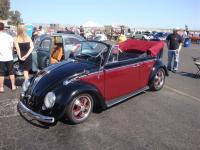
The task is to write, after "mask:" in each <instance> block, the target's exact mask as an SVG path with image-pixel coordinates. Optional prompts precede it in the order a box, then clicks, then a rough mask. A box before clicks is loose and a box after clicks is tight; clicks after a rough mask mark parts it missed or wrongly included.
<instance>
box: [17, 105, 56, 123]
mask: <svg viewBox="0 0 200 150" xmlns="http://www.w3.org/2000/svg"><path fill="white" fill-rule="evenodd" d="M17 108H18V110H19V111H20V113H23V114H27V115H28V116H30V117H31V118H33V119H35V120H38V121H41V122H46V123H54V122H55V118H54V117H49V116H43V115H41V114H38V113H36V112H34V111H32V110H30V109H29V108H27V107H26V106H25V105H24V104H23V103H22V102H21V101H20V102H19V103H18V105H17Z"/></svg>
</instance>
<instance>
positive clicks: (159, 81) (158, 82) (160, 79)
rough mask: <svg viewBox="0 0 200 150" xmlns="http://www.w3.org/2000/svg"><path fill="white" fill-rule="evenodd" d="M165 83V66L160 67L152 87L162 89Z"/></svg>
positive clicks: (156, 89) (152, 88) (154, 89)
mask: <svg viewBox="0 0 200 150" xmlns="http://www.w3.org/2000/svg"><path fill="white" fill-rule="evenodd" d="M164 84H165V70H164V69H163V68H159V69H158V70H157V72H156V74H155V76H154V77H153V79H152V81H151V84H150V89H151V90H153V91H158V90H161V89H162V88H163V86H164Z"/></svg>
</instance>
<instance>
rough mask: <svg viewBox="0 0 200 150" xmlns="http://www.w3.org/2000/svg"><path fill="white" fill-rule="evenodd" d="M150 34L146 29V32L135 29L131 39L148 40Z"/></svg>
mask: <svg viewBox="0 0 200 150" xmlns="http://www.w3.org/2000/svg"><path fill="white" fill-rule="evenodd" d="M151 36H152V35H151V33H150V32H148V31H146V32H141V31H136V32H135V34H134V35H133V39H139V40H150V39H151Z"/></svg>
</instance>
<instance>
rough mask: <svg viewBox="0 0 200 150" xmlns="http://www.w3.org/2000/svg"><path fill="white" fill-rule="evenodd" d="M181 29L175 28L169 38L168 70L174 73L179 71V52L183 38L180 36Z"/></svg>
mask: <svg viewBox="0 0 200 150" xmlns="http://www.w3.org/2000/svg"><path fill="white" fill-rule="evenodd" d="M178 31H179V28H174V29H173V33H172V34H169V35H168V36H167V39H166V40H167V47H168V64H167V69H168V70H169V71H172V72H174V73H176V72H177V70H178V63H179V52H180V50H181V48H182V42H183V40H182V37H181V36H180V35H179V34H178Z"/></svg>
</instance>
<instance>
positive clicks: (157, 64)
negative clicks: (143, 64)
mask: <svg viewBox="0 0 200 150" xmlns="http://www.w3.org/2000/svg"><path fill="white" fill-rule="evenodd" d="M159 68H163V69H164V70H165V75H166V76H169V73H168V70H167V67H166V66H165V65H164V63H163V62H162V61H161V60H160V59H157V60H156V63H155V64H154V66H153V68H152V70H151V73H150V76H149V83H151V81H152V79H153V78H154V76H155V75H156V72H157V71H158V69H159Z"/></svg>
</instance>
